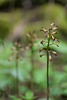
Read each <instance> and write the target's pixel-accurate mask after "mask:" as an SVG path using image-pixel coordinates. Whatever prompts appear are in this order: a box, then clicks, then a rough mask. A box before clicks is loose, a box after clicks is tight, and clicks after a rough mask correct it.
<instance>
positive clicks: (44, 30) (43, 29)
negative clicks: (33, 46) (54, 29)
mask: <svg viewBox="0 0 67 100" xmlns="http://www.w3.org/2000/svg"><path fill="white" fill-rule="evenodd" d="M40 31H43V32H45V33H46V32H48V30H46V29H45V28H44V27H43V28H42V30H40Z"/></svg>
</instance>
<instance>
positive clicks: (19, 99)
mask: <svg viewBox="0 0 67 100" xmlns="http://www.w3.org/2000/svg"><path fill="white" fill-rule="evenodd" d="M9 97H10V98H11V100H22V99H21V98H17V97H15V96H13V95H10V96H9Z"/></svg>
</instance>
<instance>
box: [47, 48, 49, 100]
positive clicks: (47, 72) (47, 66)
mask: <svg viewBox="0 0 67 100" xmlns="http://www.w3.org/2000/svg"><path fill="white" fill-rule="evenodd" d="M47 100H49V52H48V50H47Z"/></svg>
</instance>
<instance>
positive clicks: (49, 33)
mask: <svg viewBox="0 0 67 100" xmlns="http://www.w3.org/2000/svg"><path fill="white" fill-rule="evenodd" d="M49 43H50V30H49V38H48V45H47V100H49Z"/></svg>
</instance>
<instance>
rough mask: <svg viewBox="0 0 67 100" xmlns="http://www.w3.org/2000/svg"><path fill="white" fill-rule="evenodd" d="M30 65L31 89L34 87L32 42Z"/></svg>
mask: <svg viewBox="0 0 67 100" xmlns="http://www.w3.org/2000/svg"><path fill="white" fill-rule="evenodd" d="M31 65H32V68H31V89H32V90H33V88H34V82H33V80H34V76H33V74H34V73H33V72H34V55H33V43H32V46H31Z"/></svg>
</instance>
